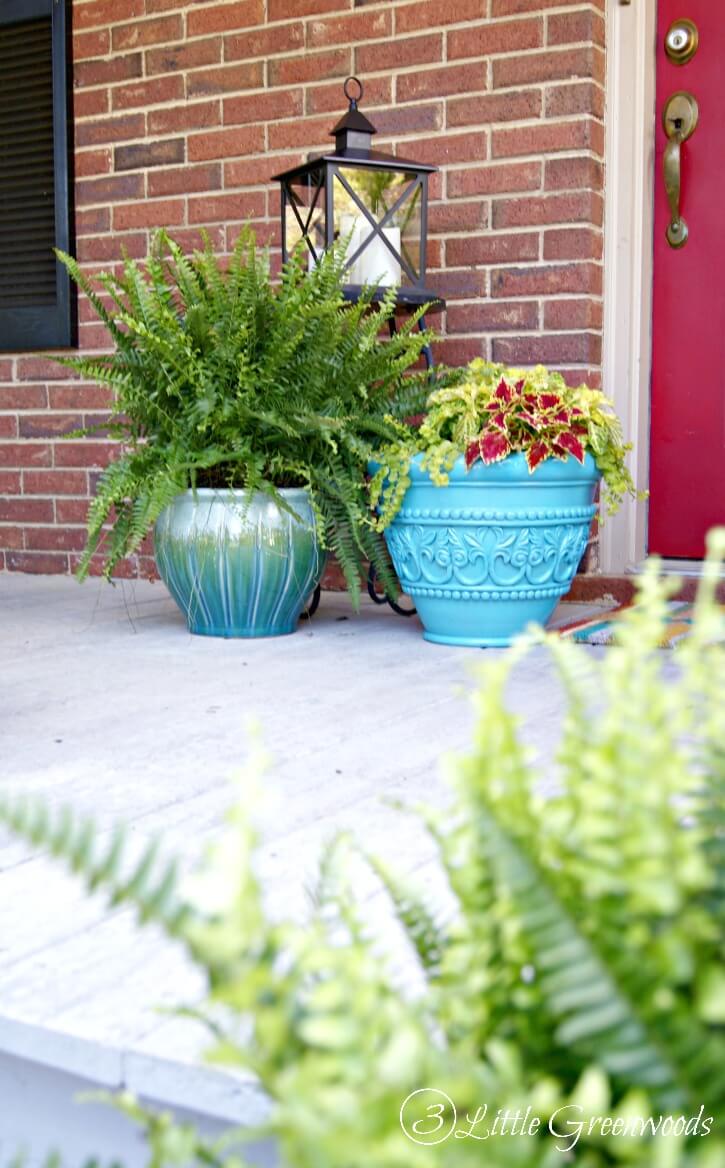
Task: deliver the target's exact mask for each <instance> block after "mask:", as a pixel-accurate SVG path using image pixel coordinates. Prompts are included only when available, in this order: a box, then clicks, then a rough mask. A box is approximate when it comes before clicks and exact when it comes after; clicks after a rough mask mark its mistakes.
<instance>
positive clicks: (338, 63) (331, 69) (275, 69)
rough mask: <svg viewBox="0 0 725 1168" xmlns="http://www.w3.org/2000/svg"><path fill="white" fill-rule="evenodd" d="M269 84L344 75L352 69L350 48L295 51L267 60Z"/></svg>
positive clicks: (296, 82) (294, 82) (291, 82)
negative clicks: (293, 53)
mask: <svg viewBox="0 0 725 1168" xmlns="http://www.w3.org/2000/svg"><path fill="white" fill-rule="evenodd" d="M268 68H269V84H270V85H271V86H274V85H303V84H304V83H305V82H306V81H324V79H325V78H326V77H345V76H347V74H348V73H349V72H350V71H351V69H352V51H351V50H350V49H331V50H330V51H328V52H325V53H305V54H304V55H302V54H301V53H297V54H296V55H295V56H294V57H279V58H277V59H275V60H273V61H270V62H269V66H268Z"/></svg>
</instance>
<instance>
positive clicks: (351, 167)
mask: <svg viewBox="0 0 725 1168" xmlns="http://www.w3.org/2000/svg"><path fill="white" fill-rule="evenodd" d="M353 87H357V96H353ZM344 92H345V97H346V98H347V99H348V101H349V103H350V106H349V109H348V111H347V113H346V114H345V115H344V116H343V117H342V118H341V119H340V121H339V122H338V123H337V125H336V126H335V128H334V129H333V130H332V132H331V134H332V136H333V137H334V139H335V149H334V151H333V152H332V153H331V154H323V155H321V156H319V157H316V158H312V159H310V161H309V162H305V163H303V164H302V165H301V166H295V167H293V168H292V169H291V170H287V171H285V172H284V174H278V175H275V176H274V178H275V181H277V182H280V183H281V184H282V257H283V259H284V260H286V259H287V258H288V256H289V255H290V253H291V252H292V251H294V250H295V249H296V248H297V247H299V245H300V244H301V243H302V244H304V245H305V246H306V247H307V250H308V253H309V260H308V262H309V264H310V265H312V264H314V263H315V262H316V261H317V259H318V258H319V256H320V255H321V254H322V252H323V251H324V250H326V249H327V248H328V247H330V246H331V245H332V244H333V243H334V242H335V241H336V240H338V239H346V240H348V241H349V242H348V246H347V258H346V273H347V280H346V287H345V295H346V296H347V297H348V298H349V299H351V300H355V299H356V298H357V297H358V296H359V294H360V291H361V288H362V286H363V285H365V284H368V285H373V286H374V287H375V288H376V289H377V290H378V292H379V293H381V292H382V291H384V290H385V289H386V288H388V287H390V286H395V287H396V288H397V290H398V291H397V302H398V304H400V305H402V306H405V305H408V306H411V307H413V306H416V305H419V304H426V303H429V302H430V303H431V304H432V305H435V307H436V308H442V307H443V302H442V301H441V300H440V299H439V297H438V296H436V294H435V292H432V291H431V290H430V289H429V288H426V286H425V280H426V244H427V230H428V222H427V220H428V176H429V175H430V174H431V173H432V172H434V171H435V170H437V167H435V166H427V165H425V164H424V163H419V162H410V161H409V160H408V159H407V158H396V157H394V156H393V155H391V154H383V153H381V152H380V151H377V150H372V149H371V141H372V136H373V134H375V133H376V130H375V126H373V124H372V122H370V121H369V120H368V119H367V118H366V117H365V114H363V113H362V112H361V111H360V110H359V109H358V102H359V101H360V99H361V98H362V94H363V87H362V84H361V83H360V81H358V79H357V77H348V79H347V81H346V82H345V85H344Z"/></svg>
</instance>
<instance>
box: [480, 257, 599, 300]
mask: <svg viewBox="0 0 725 1168" xmlns="http://www.w3.org/2000/svg"><path fill="white" fill-rule="evenodd" d="M601 291H602V269H601V267H600V266H599V265H598V264H560V265H558V266H555V267H543V266H542V267H534V268H498V269H496V270H495V271H493V272H492V273H491V295H492V296H494V297H495V298H496V299H497V300H505V299H507V298H508V297H510V296H558V295H560V294H561V293H566V292H578V293H583V292H590V293H593V294H594V295H595V296H599V295H601Z"/></svg>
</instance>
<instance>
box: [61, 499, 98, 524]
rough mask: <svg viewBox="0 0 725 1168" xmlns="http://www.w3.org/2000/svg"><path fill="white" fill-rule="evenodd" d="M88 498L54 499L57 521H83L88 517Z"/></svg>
mask: <svg viewBox="0 0 725 1168" xmlns="http://www.w3.org/2000/svg"><path fill="white" fill-rule="evenodd" d="M89 503H90V500H89V499H56V503H55V518H56V522H57V523H83V524H85V523H86V521H87V519H88V506H89Z"/></svg>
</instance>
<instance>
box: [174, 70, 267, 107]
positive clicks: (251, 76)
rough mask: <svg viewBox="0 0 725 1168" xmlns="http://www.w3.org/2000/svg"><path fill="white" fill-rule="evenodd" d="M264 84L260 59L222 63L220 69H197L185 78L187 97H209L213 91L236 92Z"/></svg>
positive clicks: (256, 87)
mask: <svg viewBox="0 0 725 1168" xmlns="http://www.w3.org/2000/svg"><path fill="white" fill-rule="evenodd" d="M263 84H264V66H263V65H262V62H261V61H249V62H245V63H243V64H241V65H223V66H222V67H221V68H220V69H199V70H197V71H195V72H194V73H189V74H188V75H187V78H186V92H187V95H188V97H190V98H192V97H211V96H212V95H213V94H215V93H236V92H237V91H238V90H240V89H258V88H259V87H260V86H261V85H263Z"/></svg>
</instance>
